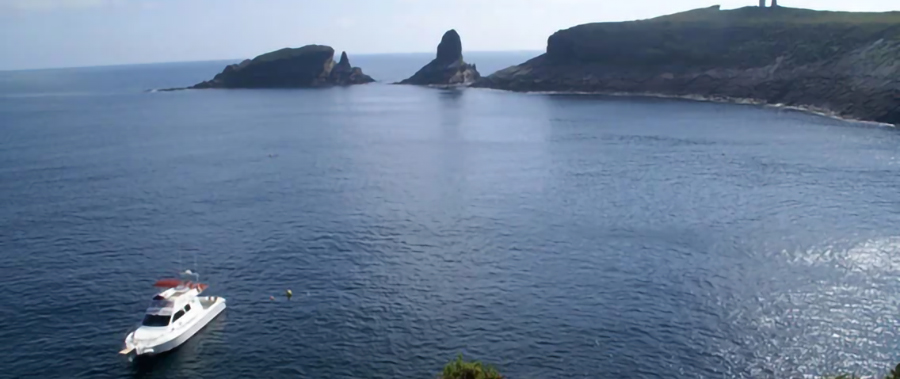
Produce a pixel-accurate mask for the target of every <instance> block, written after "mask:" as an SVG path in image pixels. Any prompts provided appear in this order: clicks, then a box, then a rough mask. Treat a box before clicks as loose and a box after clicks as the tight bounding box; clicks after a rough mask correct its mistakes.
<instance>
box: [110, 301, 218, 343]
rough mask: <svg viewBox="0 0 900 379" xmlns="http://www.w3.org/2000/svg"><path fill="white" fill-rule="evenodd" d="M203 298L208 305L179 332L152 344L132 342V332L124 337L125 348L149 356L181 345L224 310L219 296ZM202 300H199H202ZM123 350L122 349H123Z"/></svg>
mask: <svg viewBox="0 0 900 379" xmlns="http://www.w3.org/2000/svg"><path fill="white" fill-rule="evenodd" d="M205 300H207V301H209V302H210V305H209V306H208V307H207V306H204V307H203V310H202V312H203V313H202V314H200V315H198V317H197V318H196V319H194V321H193V322H191V323H190V324H188V325H186V326H184V327H183V328H181V331H180V333H177V334H175V333H173V337H172V338H169V339H165V340H161V341H159V342H156V341H154V343H153V344H146V345H145V344H140V343H138V344H135V343H134V342H133V337H134V332H132V333H131V334H129V335H128V337H126V338H125V350H133V351H134V353H135V355H138V356H149V355H157V354H162V353H165V352H167V351H170V350H172V349H175V348H176V347H178V346H181V344H183V343H184V342H186V341H187V340H189V339H190V338H191V337H193V336H194V335H195V334H197V332H199V331H200V330H201V329H203V327H205V326H206V325H207V324H209V323H210V322H211V321H212V320H214V319H215V318H216V317H217V316H218V315H219V314H220V313H222V311H224V310H225V299H224V298H221V297H206V298H205ZM202 301H203V300H201V302H202ZM125 350H123V351H125Z"/></svg>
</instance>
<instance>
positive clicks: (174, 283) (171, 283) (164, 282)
mask: <svg viewBox="0 0 900 379" xmlns="http://www.w3.org/2000/svg"><path fill="white" fill-rule="evenodd" d="M182 285H183V286H185V287H188V288H194V289H198V290H199V291H200V292H203V290H205V289H207V288H209V285H207V284H202V283H193V282H190V281H183V280H181V279H160V280H157V281H156V283H154V284H153V286H154V287H161V288H175V287H178V286H182Z"/></svg>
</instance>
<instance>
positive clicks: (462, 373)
mask: <svg viewBox="0 0 900 379" xmlns="http://www.w3.org/2000/svg"><path fill="white" fill-rule="evenodd" d="M441 379H503V376H502V375H500V373H498V372H497V370H495V369H494V368H493V367H491V366H485V365H483V364H482V363H481V362H478V361H473V362H466V361H464V360H463V357H462V354H460V355H458V356H457V357H456V360H454V361H452V362H450V363H447V365H446V366H444V372H443V373H442V374H441Z"/></svg>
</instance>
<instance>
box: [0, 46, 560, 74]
mask: <svg viewBox="0 0 900 379" xmlns="http://www.w3.org/2000/svg"><path fill="white" fill-rule="evenodd" d="M337 52H338V50H335V55H337ZM467 52H468V53H538V54H543V53H544V52H545V50H531V49H516V50H469V51H463V55H465V53H467ZM263 54H265V53H263ZM420 54H429V55H434V54H435V52H434V51H410V52H394V53H361V54H350V53H347V56H374V55H420ZM257 56H258V55H257ZM245 59H253V58H213V59H200V60H184V61H153V62H134V63H109V64H106V63H101V64H93V65H81V66H47V67H33V68H0V72H22V71H43V70H68V69H79V68H104V67H107V68H109V67H125V66H146V65H157V64H178V63H203V62H226V61H238V62H240V61H243V60H245Z"/></svg>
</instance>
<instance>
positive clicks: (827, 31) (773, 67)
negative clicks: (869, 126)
mask: <svg viewBox="0 0 900 379" xmlns="http://www.w3.org/2000/svg"><path fill="white" fill-rule="evenodd" d="M474 86H476V87H485V88H494V89H503V90H511V91H522V92H589V93H605V94H616V93H618V94H635V95H640V94H654V95H655V96H666V97H678V98H693V99H704V100H713V101H722V102H750V103H758V104H768V105H782V106H784V107H790V108H794V109H802V110H807V111H813V112H816V113H821V114H826V115H831V116H837V117H840V118H846V119H855V120H863V121H874V122H878V123H885V124H900V13H897V12H893V13H850V12H818V11H811V10H804V9H792V8H781V7H778V8H757V7H747V8H741V9H735V10H727V11H723V10H720V9H719V8H718V7H711V8H704V9H698V10H693V11H688V12H683V13H679V14H674V15H669V16H663V17H659V18H656V19H650V20H643V21H632V22H623V23H600V24H587V25H581V26H576V27H574V28H570V29H566V30H562V31H559V32H557V33H555V34H554V35H552V36H551V37H550V38H549V39H548V44H547V52H546V53H545V54H543V55H541V56H539V57H537V58H534V59H532V60H529V61H528V62H525V63H523V64H520V65H518V66H513V67H510V68H507V69H504V70H500V71H498V72H496V73H494V74H492V75H490V76H488V77H486V78H483V79H482V80H479V81H478V82H476V83H475V84H474Z"/></svg>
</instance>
